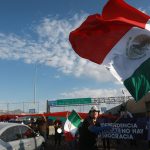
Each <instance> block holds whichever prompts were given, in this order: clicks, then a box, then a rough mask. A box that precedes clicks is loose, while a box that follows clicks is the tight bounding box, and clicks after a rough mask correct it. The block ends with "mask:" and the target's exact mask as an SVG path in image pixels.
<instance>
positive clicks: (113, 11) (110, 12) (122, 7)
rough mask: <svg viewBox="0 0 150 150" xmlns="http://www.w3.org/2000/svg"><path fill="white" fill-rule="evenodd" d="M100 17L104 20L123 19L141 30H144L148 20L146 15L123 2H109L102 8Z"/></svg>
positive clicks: (121, 0)
mask: <svg viewBox="0 0 150 150" xmlns="http://www.w3.org/2000/svg"><path fill="white" fill-rule="evenodd" d="M102 17H103V19H104V20H109V19H116V18H117V19H123V18H124V19H126V20H127V21H132V22H133V24H136V25H138V26H139V27H141V28H145V24H146V23H147V21H148V19H150V17H149V16H148V15H146V14H144V13H143V12H141V11H139V10H138V9H136V8H134V7H132V6H130V5H129V4H127V3H126V2H125V1H124V0H109V1H108V3H107V4H106V5H105V6H104V8H103V11H102Z"/></svg>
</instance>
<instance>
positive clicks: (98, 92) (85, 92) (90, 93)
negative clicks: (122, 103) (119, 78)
mask: <svg viewBox="0 0 150 150" xmlns="http://www.w3.org/2000/svg"><path fill="white" fill-rule="evenodd" d="M124 93H125V96H129V95H130V94H129V93H128V91H126V90H124ZM123 95H124V94H123V93H122V88H120V89H89V88H84V89H80V90H74V91H72V92H70V93H69V92H67V93H62V94H61V97H63V98H68V97H69V98H79V97H80V98H82V97H83V98H85V97H91V98H99V97H115V96H123Z"/></svg>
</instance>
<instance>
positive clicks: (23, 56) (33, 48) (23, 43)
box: [0, 13, 116, 82]
mask: <svg viewBox="0 0 150 150" xmlns="http://www.w3.org/2000/svg"><path fill="white" fill-rule="evenodd" d="M87 16H88V14H86V13H82V14H75V15H74V16H73V17H70V18H66V19H60V18H59V17H49V18H44V19H43V20H42V21H41V22H40V24H39V25H37V26H35V28H34V35H35V34H36V35H37V38H36V40H35V39H34V38H31V37H32V34H31V35H30V36H29V37H30V38H29V37H20V36H18V35H16V34H8V35H6V34H3V33H0V59H5V60H23V61H24V62H25V63H28V64H32V63H40V64H44V65H47V66H50V67H54V68H56V69H58V70H59V71H61V72H63V73H64V74H72V75H75V76H76V77H80V76H86V77H89V78H92V79H95V80H98V81H100V82H108V81H115V82H116V80H114V78H113V77H112V76H111V75H110V73H109V72H108V71H107V70H106V69H105V68H104V67H103V66H100V65H97V64H95V63H92V62H90V61H88V60H85V59H82V58H80V57H79V56H78V55H77V54H76V53H75V52H74V51H73V50H72V48H71V45H70V43H69V41H68V37H69V33H70V32H71V31H72V30H73V29H75V28H76V27H78V26H79V25H80V24H81V22H83V20H84V19H85V18H86V17H87Z"/></svg>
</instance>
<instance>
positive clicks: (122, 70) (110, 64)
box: [102, 27, 150, 82]
mask: <svg viewBox="0 0 150 150" xmlns="http://www.w3.org/2000/svg"><path fill="white" fill-rule="evenodd" d="M138 35H148V36H149V37H150V32H148V31H147V30H145V29H141V28H136V27H133V28H132V29H130V30H129V31H128V32H127V33H126V34H125V35H124V36H123V37H122V38H121V39H120V40H119V41H118V42H117V44H116V45H115V46H114V47H113V48H112V49H111V51H110V52H109V53H108V54H107V56H106V57H105V59H104V61H103V63H102V64H103V65H104V66H106V68H108V69H109V70H110V72H111V73H112V74H113V75H114V76H115V77H116V78H117V79H118V80H119V81H120V82H123V81H124V80H126V79H127V78H129V77H130V76H131V75H132V74H133V73H134V71H135V70H136V69H137V68H138V67H139V66H140V65H141V64H142V63H143V62H144V61H145V60H147V59H148V58H149V57H150V46H149V49H148V50H146V51H145V55H144V56H143V57H141V58H139V59H138V58H134V59H130V58H129V57H128V56H127V55H126V53H127V49H128V47H129V46H130V42H132V40H133V39H134V38H135V37H136V36H138ZM135 44H137V43H135ZM129 64H130V65H129Z"/></svg>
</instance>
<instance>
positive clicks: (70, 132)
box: [64, 110, 82, 140]
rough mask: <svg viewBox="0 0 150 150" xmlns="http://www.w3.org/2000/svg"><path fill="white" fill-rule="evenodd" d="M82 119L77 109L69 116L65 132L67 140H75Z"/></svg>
mask: <svg viewBox="0 0 150 150" xmlns="http://www.w3.org/2000/svg"><path fill="white" fill-rule="evenodd" d="M81 120H82V119H81V117H80V116H79V114H78V113H77V112H76V111H75V110H73V111H72V112H71V114H70V115H69V116H68V117H67V120H66V122H65V124H64V134H65V137H66V139H67V140H73V139H74V138H75V134H76V132H77V130H78V127H79V125H80V123H81Z"/></svg>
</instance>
